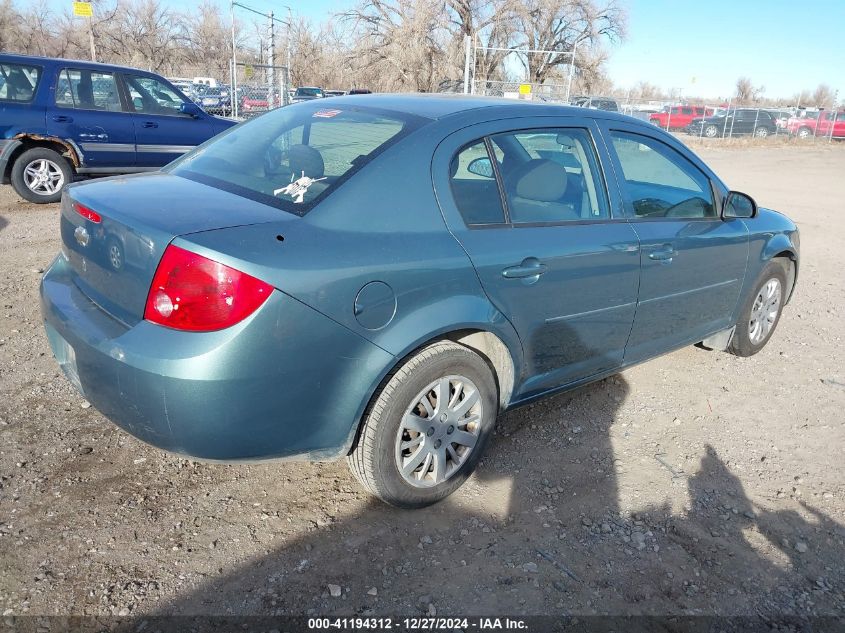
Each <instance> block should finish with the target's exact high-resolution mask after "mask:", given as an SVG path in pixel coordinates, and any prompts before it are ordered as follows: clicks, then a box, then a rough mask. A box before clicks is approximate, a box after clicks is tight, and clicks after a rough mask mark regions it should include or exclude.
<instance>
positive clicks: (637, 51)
mask: <svg viewBox="0 0 845 633" xmlns="http://www.w3.org/2000/svg"><path fill="white" fill-rule="evenodd" d="M621 3H622V4H627V7H628V37H627V39H626V40H625V41H624V42H623V43H622V44H620V45H618V46H617V47H614V48H613V49H611V57H610V62H609V64H608V71H609V74H610V77H611V78H612V79H613V81H614V83H616V84H617V85H620V86H627V87H630V86H631V85H633V84H635V83H636V82H637V81H639V80H646V81H649V82H651V83H653V84H657V85H658V86H661V87H662V88H665V89H670V88H673V87H674V88H677V89H680V90H682V91H683V94H684V95H690V96H695V95H702V96H710V97H728V96H730V95H731V94H732V93H733V92H734V87H735V84H736V80H737V78H738V77H740V76H747V77H749V78H750V79H751V80H752V82H753V83H754V85H755V86H759V85H763V86H765V88H766V91H765V93H764V94H765V96H767V97H778V96H783V97H789V96H791V95H793V94H794V93H797V92H798V91H799V90H801V89H809V90H813V89H814V88H815V87H816V86H817V85H818V84H820V83H826V84H828V85H829V86H831V87H833V88H834V89H839V91H840V94H839V99H840V100H842V99H844V98H845V30H843V27H845V0H804V1H803V2H802V1H801V0H706V1H704V2H702V1H699V2H696V1H692V2H690V1H688V0H677V1H675V0H621Z"/></svg>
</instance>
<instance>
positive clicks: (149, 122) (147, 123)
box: [141, 121, 158, 127]
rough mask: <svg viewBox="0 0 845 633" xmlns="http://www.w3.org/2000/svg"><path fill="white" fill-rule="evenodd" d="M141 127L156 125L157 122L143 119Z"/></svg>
mask: <svg viewBox="0 0 845 633" xmlns="http://www.w3.org/2000/svg"><path fill="white" fill-rule="evenodd" d="M141 127H158V123H156V122H155V121H144V124H143V125H142V126H141Z"/></svg>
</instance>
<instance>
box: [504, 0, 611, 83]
mask: <svg viewBox="0 0 845 633" xmlns="http://www.w3.org/2000/svg"><path fill="white" fill-rule="evenodd" d="M517 19H518V24H519V28H518V31H519V32H520V33H521V37H522V42H521V45H522V46H523V47H524V48H525V49H527V50H534V51H554V52H548V53H539V52H537V53H529V54H528V55H526V58H525V60H524V64H525V69H526V71H527V73H528V81H530V82H532V83H543V82H544V81H545V80H546V78H547V77H548V76H549V73H551V71H552V70H553V69H554V68H556V67H558V66H561V65H565V64H569V63H571V61H572V55H571V53H573V51H574V50H575V47H576V44H577V45H578V47H579V49H580V50H581V51H583V52H585V53H586V49H588V48H589V47H591V46H593V45H595V44H597V43H599V42H600V41H602V40H610V41H616V40H618V39H620V38H622V37H623V36H624V34H625V13H624V12H623V11H622V10H621V9H620V8H619V7H618V6H617V5H616V3H615V2H614V1H613V0H610V1H609V2H606V3H602V4H600V3H599V0H563V1H560V0H522V2H521V3H520V7H519V9H518V10H517ZM575 63H576V65H578V63H579V62H578V60H575Z"/></svg>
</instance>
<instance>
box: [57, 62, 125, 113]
mask: <svg viewBox="0 0 845 633" xmlns="http://www.w3.org/2000/svg"><path fill="white" fill-rule="evenodd" d="M56 105H57V106H60V107H63V108H76V109H77V110H105V111H109V112H120V111H121V110H122V108H121V105H120V97H119V96H118V93H117V83H116V82H115V79H114V75H112V74H111V73H101V72H97V71H94V70H74V69H71V68H67V69H65V70H63V71H62V72H61V73H59V80H58V82H57V83H56Z"/></svg>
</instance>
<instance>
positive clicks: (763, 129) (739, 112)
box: [687, 108, 777, 138]
mask: <svg viewBox="0 0 845 633" xmlns="http://www.w3.org/2000/svg"><path fill="white" fill-rule="evenodd" d="M687 133H688V134H692V135H694V136H702V135H703V136H706V137H707V138H715V137H718V136H747V135H754V136H757V137H760V138H765V137H766V136H769V135H772V134H776V133H777V126H776V125H775V121H774V119H773V118H772V115H771V114H770V113H769V112H768V111H766V110H755V109H751V108H748V109H736V110H728V111H725V112H724V113H721V114H715V115H713V116H709V117H703V118H696V119H693V120H692V122H691V123H690V124H689V126H688V127H687Z"/></svg>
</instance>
